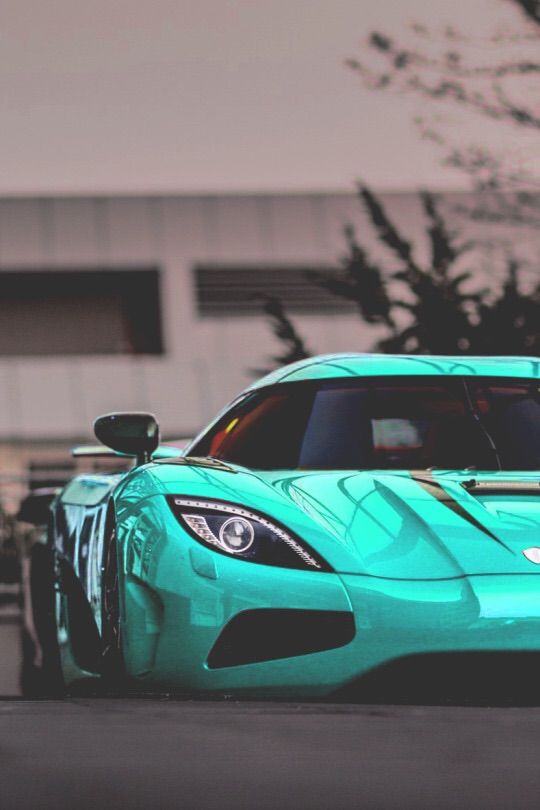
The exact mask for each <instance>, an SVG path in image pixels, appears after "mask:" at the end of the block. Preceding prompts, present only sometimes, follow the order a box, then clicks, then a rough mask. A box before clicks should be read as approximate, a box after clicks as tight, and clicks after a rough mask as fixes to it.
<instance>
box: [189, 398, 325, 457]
mask: <svg viewBox="0 0 540 810" xmlns="http://www.w3.org/2000/svg"><path fill="white" fill-rule="evenodd" d="M312 399H313V395H312V393H311V390H308V389H306V388H302V389H299V388H295V387H293V386H287V387H285V386H282V387H280V388H275V389H273V390H270V391H265V392H262V393H255V394H253V395H252V396H250V397H248V398H247V399H246V400H244V401H243V402H242V403H240V404H239V405H238V406H237V407H236V408H232V409H231V410H230V411H229V412H228V413H227V414H225V416H224V417H223V418H222V419H220V421H219V422H218V423H217V424H216V425H214V427H213V428H212V429H211V430H210V431H209V432H208V433H207V434H206V436H204V437H203V439H202V440H201V441H200V442H199V443H198V444H197V445H196V446H195V447H194V448H192V450H191V453H192V455H208V456H213V457H214V458H219V459H222V460H223V461H232V462H234V463H236V464H241V465H243V466H245V467H254V468H258V469H279V468H294V467H297V466H298V459H299V456H300V447H301V444H302V438H303V434H304V430H305V426H306V422H307V419H308V417H309V412H310V409H311V403H312Z"/></svg>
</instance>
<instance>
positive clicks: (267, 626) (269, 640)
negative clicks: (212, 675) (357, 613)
mask: <svg viewBox="0 0 540 810" xmlns="http://www.w3.org/2000/svg"><path fill="white" fill-rule="evenodd" d="M354 635H355V625H354V617H353V614H352V613H348V612H347V611H339V610H289V609H284V608H256V609H255V610H245V611H243V612H242V613H238V614H237V615H236V616H234V617H233V618H232V619H231V621H230V622H229V623H228V624H227V625H226V626H225V627H224V629H223V630H222V632H221V634H220V636H219V638H218V640H217V641H216V643H215V644H214V646H213V648H212V650H211V651H210V655H209V656H208V666H209V668H210V669H221V668H222V667H234V666H239V665H241V664H256V663H258V662H260V661H271V660H273V659H277V658H292V657H294V656H297V655H308V654H309V653H315V652H322V651H323V650H333V649H336V648H337V647H344V646H345V644H349V642H351V641H352V640H353V638H354Z"/></svg>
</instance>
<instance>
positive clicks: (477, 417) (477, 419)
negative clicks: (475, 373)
mask: <svg viewBox="0 0 540 810" xmlns="http://www.w3.org/2000/svg"><path fill="white" fill-rule="evenodd" d="M462 382H463V389H464V391H465V402H466V403H467V408H468V410H469V413H470V415H471V416H472V418H473V419H474V421H475V422H476V424H477V425H478V427H479V428H480V430H481V431H482V433H483V434H484V437H485V438H486V439H487V443H488V444H489V446H490V448H491V450H492V451H493V455H494V456H495V461H496V462H497V467H498V468H499V470H502V468H503V466H502V463H501V457H500V456H499V451H498V450H497V445H496V444H495V441H494V440H493V436H492V435H491V433H490V432H489V430H488V429H487V428H486V426H485V425H484V423H483V422H482V419H481V418H480V414H479V413H478V409H477V408H476V405H475V404H474V402H473V401H472V399H471V392H470V391H469V386H468V385H467V381H466V379H465V378H464V377H463V378H462Z"/></svg>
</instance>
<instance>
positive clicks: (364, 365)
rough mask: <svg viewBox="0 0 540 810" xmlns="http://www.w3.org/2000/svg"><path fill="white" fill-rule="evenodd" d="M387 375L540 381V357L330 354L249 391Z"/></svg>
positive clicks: (283, 370)
mask: <svg viewBox="0 0 540 810" xmlns="http://www.w3.org/2000/svg"><path fill="white" fill-rule="evenodd" d="M386 375H389V376H402V375H403V376H407V375H411V376H424V375H425V376H474V377H478V376H480V377H525V378H531V377H532V378H540V358H538V357H469V356H463V355H462V356H455V357H451V356H436V355H406V354H326V355H319V356H318V357H310V358H309V359H308V360H301V361H300V362H298V363H291V364H290V365H288V366H283V367H282V368H279V369H276V370H275V371H273V372H271V373H270V374H267V375H266V376H265V377H262V379H260V380H257V381H256V382H255V383H253V384H252V385H251V386H249V388H248V390H251V389H254V388H261V387H263V386H267V385H275V384H276V383H283V382H299V381H302V380H328V379H336V378H344V377H377V376H386Z"/></svg>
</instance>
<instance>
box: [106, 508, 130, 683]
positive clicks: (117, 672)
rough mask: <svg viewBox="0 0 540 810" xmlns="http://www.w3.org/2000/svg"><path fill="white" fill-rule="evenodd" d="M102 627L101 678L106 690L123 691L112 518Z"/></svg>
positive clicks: (107, 546) (122, 665) (123, 669)
mask: <svg viewBox="0 0 540 810" xmlns="http://www.w3.org/2000/svg"><path fill="white" fill-rule="evenodd" d="M101 593H102V602H101V608H102V612H101V626H102V638H103V667H102V681H103V684H104V686H105V688H106V689H107V690H113V691H118V690H122V689H123V688H124V687H125V684H126V668H125V664H124V656H123V654H122V631H121V622H120V594H119V586H118V548H117V543H116V530H115V527H114V523H113V521H112V520H111V521H110V526H109V529H108V531H107V533H106V538H105V545H104V549H103V580H102V591H101Z"/></svg>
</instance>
